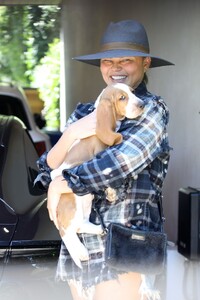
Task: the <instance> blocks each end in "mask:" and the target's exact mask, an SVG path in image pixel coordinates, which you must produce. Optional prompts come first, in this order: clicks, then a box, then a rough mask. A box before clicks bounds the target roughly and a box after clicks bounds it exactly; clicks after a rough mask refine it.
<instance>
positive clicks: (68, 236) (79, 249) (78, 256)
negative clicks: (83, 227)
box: [62, 229, 89, 269]
mask: <svg viewBox="0 0 200 300" xmlns="http://www.w3.org/2000/svg"><path fill="white" fill-rule="evenodd" d="M62 240H63V242H64V244H65V246H66V248H67V250H68V251H69V254H70V256H71V258H72V259H73V261H74V262H75V264H76V265H77V266H78V267H79V268H81V269H82V265H81V261H86V260H88V259H89V253H88V250H87V248H86V247H85V246H84V245H83V244H82V243H81V241H80V240H79V238H78V236H77V234H76V232H75V231H74V230H72V229H68V230H66V231H65V234H64V236H63V237H62Z"/></svg>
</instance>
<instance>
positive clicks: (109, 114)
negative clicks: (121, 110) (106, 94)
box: [96, 98, 122, 146]
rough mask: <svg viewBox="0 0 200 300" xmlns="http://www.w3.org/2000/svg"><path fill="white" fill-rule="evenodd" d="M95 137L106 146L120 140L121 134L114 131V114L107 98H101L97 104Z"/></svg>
mask: <svg viewBox="0 0 200 300" xmlns="http://www.w3.org/2000/svg"><path fill="white" fill-rule="evenodd" d="M96 116H97V126H96V135H97V137H98V138H99V139H100V140H101V141H102V142H103V143H104V144H105V145H108V146H112V145H115V144H119V143H121V142H122V135H121V134H120V133H117V132H115V129H116V114H115V109H114V107H113V104H112V102H111V101H110V100H109V99H104V98H103V99H101V100H100V102H99V104H98V106H97V114H96Z"/></svg>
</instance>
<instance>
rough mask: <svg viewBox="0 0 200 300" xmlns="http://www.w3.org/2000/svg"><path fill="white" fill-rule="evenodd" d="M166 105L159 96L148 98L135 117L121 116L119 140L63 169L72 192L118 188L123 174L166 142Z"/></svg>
mask: <svg viewBox="0 0 200 300" xmlns="http://www.w3.org/2000/svg"><path fill="white" fill-rule="evenodd" d="M168 114H169V112H168V109H167V107H166V105H165V103H164V102H163V101H162V100H151V101H149V103H148V104H147V105H146V107H145V110H144V113H143V115H142V116H141V117H140V118H139V119H138V120H128V119H126V120H124V121H123V122H122V124H121V127H120V129H119V132H121V134H122V135H123V142H122V143H121V144H119V145H115V146H112V147H109V148H107V149H106V150H104V151H102V152H100V153H99V154H97V155H96V156H95V157H94V158H93V159H92V160H90V161H88V162H85V163H83V164H82V165H80V166H78V167H75V168H72V169H69V170H64V171H63V176H64V178H65V179H66V180H67V182H68V184H69V186H70V187H71V188H72V190H73V191H74V193H76V194H78V195H84V194H87V193H97V192H99V191H101V190H105V189H106V188H107V187H112V188H119V187H120V186H121V184H123V182H124V180H125V179H126V177H127V176H130V175H132V176H133V177H134V176H137V174H139V173H140V172H141V171H142V170H143V169H144V168H146V167H147V166H148V165H149V164H150V163H151V162H152V161H153V160H154V159H155V158H156V157H157V156H158V155H159V154H161V153H162V152H163V151H166V147H165V150H164V149H163V145H165V146H166V144H167V143H168V138H167V132H166V126H167V123H168Z"/></svg>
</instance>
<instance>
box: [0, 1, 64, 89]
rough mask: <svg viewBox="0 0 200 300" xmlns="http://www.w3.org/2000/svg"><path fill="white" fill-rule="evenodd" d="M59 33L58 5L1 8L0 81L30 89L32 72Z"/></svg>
mask: <svg viewBox="0 0 200 300" xmlns="http://www.w3.org/2000/svg"><path fill="white" fill-rule="evenodd" d="M59 32H60V10H59V7H58V6H30V5H29V6H24V5H18V6H15V5H12V6H7V7H4V6H1V7H0V41H1V43H0V71H1V72H0V80H1V81H5V80H6V81H12V82H17V83H18V84H20V85H22V86H26V87H30V86H32V72H33V70H34V68H35V67H36V65H37V64H38V62H39V61H40V60H41V58H42V57H44V56H45V55H46V53H47V51H48V47H49V44H50V43H51V42H52V41H53V40H54V38H55V37H57V38H58V37H59Z"/></svg>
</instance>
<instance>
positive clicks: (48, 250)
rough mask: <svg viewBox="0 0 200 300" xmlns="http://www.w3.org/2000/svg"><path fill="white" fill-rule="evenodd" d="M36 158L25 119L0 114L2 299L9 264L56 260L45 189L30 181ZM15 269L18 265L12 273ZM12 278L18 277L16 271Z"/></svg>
mask: <svg viewBox="0 0 200 300" xmlns="http://www.w3.org/2000/svg"><path fill="white" fill-rule="evenodd" d="M37 159H38V154H37V152H36V149H35V147H34V144H33V141H32V139H31V137H30V135H29V132H28V130H27V129H26V127H25V125H24V123H23V122H22V121H21V120H20V119H18V118H17V117H15V116H4V115H0V298H1V299H3V298H4V299H7V298H6V296H5V295H4V294H3V295H4V297H3V298H2V297H1V295H2V294H1V293H2V291H4V289H3V287H2V282H4V284H5V281H4V279H5V276H6V272H8V270H9V268H10V265H11V264H12V265H15V264H16V262H17V261H18V262H20V264H18V268H19V266H22V264H21V263H22V261H23V263H24V260H25V261H28V262H29V265H31V268H32V267H33V266H37V264H39V265H41V264H43V268H42V270H43V269H44V265H46V268H47V266H48V263H47V261H48V262H49V263H50V264H51V263H52V259H53V261H54V264H55V265H56V262H57V258H58V253H59V249H60V236H59V234H58V231H57V229H56V228H55V226H54V225H53V223H52V222H51V221H50V219H49V216H48V211H47V208H46V193H45V192H44V191H42V190H41V189H39V188H38V187H36V186H34V185H33V182H34V179H35V177H36V175H37V172H38V171H37V165H36V161H37ZM47 258H48V259H47ZM36 262H37V263H36ZM35 268H36V267H35ZM16 270H18V269H17V267H15V268H14V270H12V272H11V274H13V272H16ZM23 274H25V273H23ZM49 274H50V273H49ZM9 278H10V276H9ZM27 278H28V277H27ZM9 280H10V279H9ZM15 280H18V272H17V273H16V278H15ZM4 287H5V286H4ZM65 288H66V285H65ZM9 293H10V292H9ZM33 295H34V294H33ZM8 299H9V300H10V299H18V298H17V296H16V295H15V298H8ZM19 299H24V298H23V297H20V298H19ZM26 299H27V298H26ZM30 299H32V298H30ZM48 299H49V297H48ZM54 299H55V297H54ZM60 299H62V298H60ZM63 299H64V298H63Z"/></svg>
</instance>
